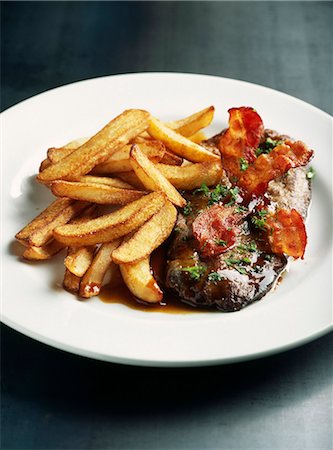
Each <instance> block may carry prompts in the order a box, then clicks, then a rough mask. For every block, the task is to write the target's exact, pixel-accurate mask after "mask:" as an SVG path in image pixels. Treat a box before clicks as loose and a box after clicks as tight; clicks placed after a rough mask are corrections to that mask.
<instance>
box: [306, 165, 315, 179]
mask: <svg viewBox="0 0 333 450" xmlns="http://www.w3.org/2000/svg"><path fill="white" fill-rule="evenodd" d="M315 176H316V172H315V170H314V168H313V167H309V168H308V170H307V172H306V178H307V179H308V180H313V179H314V177H315Z"/></svg>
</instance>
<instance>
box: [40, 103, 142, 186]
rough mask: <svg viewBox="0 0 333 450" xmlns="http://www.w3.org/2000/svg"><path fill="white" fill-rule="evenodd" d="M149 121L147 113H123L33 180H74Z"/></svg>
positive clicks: (119, 146) (48, 181) (134, 110)
mask: <svg viewBox="0 0 333 450" xmlns="http://www.w3.org/2000/svg"><path fill="white" fill-rule="evenodd" d="M149 118H150V114H149V113H148V112H147V111H142V110H138V109H132V110H127V111H124V112H123V113H122V114H120V115H119V116H117V117H116V118H115V119H113V120H111V122H109V123H108V124H107V125H106V126H105V127H104V128H103V129H102V130H101V131H99V132H98V133H97V134H96V135H95V136H93V137H92V138H90V139H89V141H87V142H86V143H85V144H83V145H82V146H81V147H79V148H77V149H76V150H74V151H73V153H71V154H69V155H68V156H66V157H65V158H63V159H61V160H60V161H59V162H57V163H56V164H52V165H51V166H50V167H47V168H46V169H45V170H43V172H40V173H39V174H38V175H37V180H38V181H40V182H42V183H46V184H47V183H50V182H51V181H54V180H68V181H75V180H77V178H78V177H80V176H81V175H85V174H87V173H88V172H90V171H91V170H92V169H93V168H94V167H95V166H97V165H98V164H101V163H103V162H104V161H106V160H107V159H108V158H109V157H110V156H111V155H112V154H113V153H115V152H116V151H117V150H119V149H120V148H121V147H122V146H124V145H126V144H127V143H128V142H129V141H130V140H131V139H133V138H134V137H135V136H137V135H138V134H140V133H142V132H143V131H144V130H145V129H146V128H147V126H148V123H149Z"/></svg>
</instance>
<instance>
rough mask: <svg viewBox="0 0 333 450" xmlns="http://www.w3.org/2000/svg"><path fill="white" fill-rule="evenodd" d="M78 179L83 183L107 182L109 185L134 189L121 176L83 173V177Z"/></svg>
mask: <svg viewBox="0 0 333 450" xmlns="http://www.w3.org/2000/svg"><path fill="white" fill-rule="evenodd" d="M78 181H80V182H82V183H97V184H106V185H107V186H113V187H116V188H120V189H133V186H131V185H130V184H128V183H126V182H125V181H122V180H120V179H119V178H110V177H94V176H92V175H82V177H80V178H79V179H78Z"/></svg>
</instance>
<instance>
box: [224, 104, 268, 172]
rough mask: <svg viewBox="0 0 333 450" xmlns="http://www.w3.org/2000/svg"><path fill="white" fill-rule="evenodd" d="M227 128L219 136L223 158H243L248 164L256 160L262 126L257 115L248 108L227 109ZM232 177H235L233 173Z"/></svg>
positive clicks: (262, 130)
mask: <svg viewBox="0 0 333 450" xmlns="http://www.w3.org/2000/svg"><path fill="white" fill-rule="evenodd" d="M228 112H229V115H230V117H229V128H228V129H227V130H226V131H225V132H224V134H223V135H222V136H221V139H220V143H219V148H220V150H221V153H222V156H223V157H225V158H229V157H233V158H237V162H238V166H239V159H240V158H244V159H245V160H246V161H247V162H248V163H252V162H253V161H254V160H255V159H256V154H255V150H256V149H257V147H258V146H259V142H260V139H261V137H262V135H263V132H264V125H263V122H262V120H261V117H260V116H259V114H258V113H257V112H256V111H255V110H254V109H253V108H250V107H247V106H242V107H240V108H231V109H229V111H228ZM232 175H236V174H235V173H233V174H232Z"/></svg>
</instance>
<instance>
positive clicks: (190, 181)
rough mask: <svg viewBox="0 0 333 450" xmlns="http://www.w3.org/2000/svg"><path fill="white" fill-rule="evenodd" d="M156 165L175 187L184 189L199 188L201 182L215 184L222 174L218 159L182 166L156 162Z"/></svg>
mask: <svg viewBox="0 0 333 450" xmlns="http://www.w3.org/2000/svg"><path fill="white" fill-rule="evenodd" d="M156 167H157V168H158V170H159V171H160V172H161V173H162V174H163V175H164V176H165V178H167V179H168V180H169V181H170V183H171V184H172V185H173V186H174V187H175V188H177V189H181V190H185V191H186V190H187V191H190V190H192V189H196V188H199V187H200V186H201V185H202V184H206V185H207V186H215V185H216V184H218V183H219V181H220V179H221V176H222V165H221V162H220V161H216V162H215V161H214V162H205V163H194V164H188V165H186V166H182V167H178V166H170V165H167V164H157V165H156Z"/></svg>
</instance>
